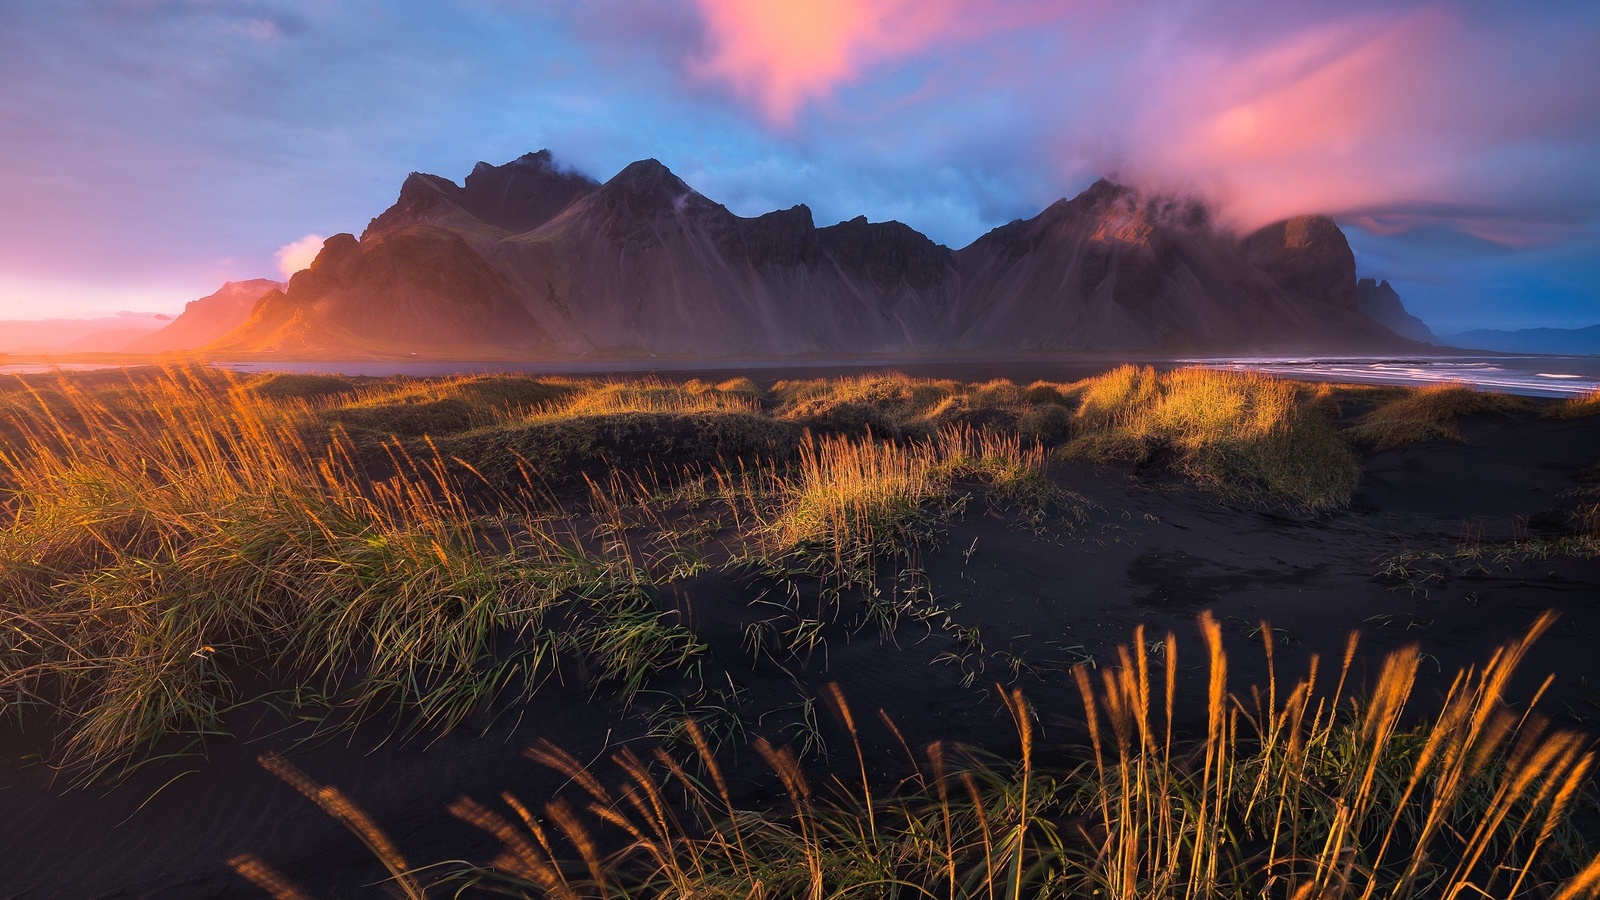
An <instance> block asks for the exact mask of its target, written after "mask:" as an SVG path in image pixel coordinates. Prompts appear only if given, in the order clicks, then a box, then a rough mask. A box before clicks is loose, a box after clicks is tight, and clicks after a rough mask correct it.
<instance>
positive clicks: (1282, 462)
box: [1064, 366, 1360, 511]
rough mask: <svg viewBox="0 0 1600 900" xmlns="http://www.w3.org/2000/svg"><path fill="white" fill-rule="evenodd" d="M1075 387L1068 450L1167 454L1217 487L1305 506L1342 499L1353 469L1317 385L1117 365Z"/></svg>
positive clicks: (1144, 459) (1326, 505) (1150, 459)
mask: <svg viewBox="0 0 1600 900" xmlns="http://www.w3.org/2000/svg"><path fill="white" fill-rule="evenodd" d="M1080 396H1081V403H1080V405H1079V407H1078V411H1077V415H1076V421H1075V422H1074V429H1073V434H1074V436H1073V438H1072V440H1071V441H1070V443H1068V444H1067V445H1066V447H1065V448H1064V453H1065V455H1068V456H1072V457H1078V458H1084V459H1094V460H1132V461H1134V462H1137V463H1140V464H1145V465H1148V464H1151V463H1164V464H1168V465H1171V466H1172V467H1174V468H1176V469H1177V470H1179V471H1181V472H1182V473H1183V474H1184V475H1186V476H1187V477H1189V478H1190V479H1192V480H1193V481H1195V482H1196V483H1198V484H1199V485H1200V486H1201V487H1203V488H1206V489H1208V490H1211V491H1214V492H1216V493H1218V494H1221V495H1222V496H1225V497H1229V498H1234V499H1239V500H1243V501H1245V502H1251V503H1258V504H1286V505H1289V506H1293V507H1297V508H1300V509H1304V510H1307V511H1318V510H1326V509H1333V508H1338V507H1341V506H1344V505H1346V504H1348V503H1349V501H1350V495H1351V493H1352V492H1353V491H1354V490H1355V485H1356V480H1357V478H1358V477H1359V475H1360V470H1359V469H1358V468H1357V466H1356V461H1355V457H1354V455H1353V454H1352V453H1351V452H1350V449H1349V447H1348V446H1346V444H1345V442H1344V441H1343V440H1342V439H1341V438H1340V437H1339V434H1338V432H1337V431H1336V430H1335V429H1334V427H1333V423H1332V421H1331V420H1330V417H1329V414H1328V411H1327V410H1326V408H1325V404H1324V402H1323V399H1322V398H1320V397H1319V389H1317V388H1310V387H1308V386H1304V385H1296V384H1294V383H1292V382H1287V381H1282V380H1279V379H1276V378H1271V377H1268V376H1265V375H1257V374H1253V373H1245V372H1227V371H1220V370H1214V369H1204V368H1185V369H1177V370H1175V371H1171V372H1161V373H1158V372H1156V371H1155V370H1154V369H1152V368H1150V367H1148V366H1147V367H1144V368H1138V367H1135V366H1122V367H1120V368H1117V369H1114V370H1112V371H1111V372H1108V373H1106V374H1105V375H1101V376H1099V377H1096V378H1092V379H1089V380H1088V381H1087V382H1085V383H1084V384H1082V385H1081V395H1080Z"/></svg>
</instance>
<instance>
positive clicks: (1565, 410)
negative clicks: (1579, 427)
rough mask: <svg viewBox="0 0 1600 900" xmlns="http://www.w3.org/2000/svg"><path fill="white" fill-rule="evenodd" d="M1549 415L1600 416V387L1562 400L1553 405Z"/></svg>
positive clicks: (1556, 417) (1555, 417) (1576, 417)
mask: <svg viewBox="0 0 1600 900" xmlns="http://www.w3.org/2000/svg"><path fill="white" fill-rule="evenodd" d="M1547 415H1549V416H1550V417H1551V418H1554V419H1582V418H1587V417H1588V416H1600V388H1596V389H1595V390H1592V391H1589V392H1588V393H1585V394H1579V395H1578V396H1576V397H1569V398H1567V399H1566V400H1563V401H1561V402H1560V403H1558V404H1556V405H1555V406H1553V407H1551V408H1550V410H1549V412H1548V413H1547Z"/></svg>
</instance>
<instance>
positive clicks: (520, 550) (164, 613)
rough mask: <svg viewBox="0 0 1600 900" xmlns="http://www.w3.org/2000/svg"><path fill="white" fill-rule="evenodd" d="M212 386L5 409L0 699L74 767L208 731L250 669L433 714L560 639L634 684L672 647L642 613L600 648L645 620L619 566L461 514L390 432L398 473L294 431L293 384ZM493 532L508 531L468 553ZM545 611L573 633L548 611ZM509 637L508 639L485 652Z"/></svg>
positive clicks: (474, 697)
mask: <svg viewBox="0 0 1600 900" xmlns="http://www.w3.org/2000/svg"><path fill="white" fill-rule="evenodd" d="M214 379H215V376H211V375H203V374H200V373H196V372H192V371H185V370H177V371H173V372H169V373H167V374H166V375H165V376H164V377H160V378H153V379H142V380H134V381H130V382H129V384H128V385H125V386H122V387H119V388H118V390H117V392H115V393H114V394H113V396H114V397H115V398H116V404H117V405H116V406H115V407H113V406H111V405H108V404H107V403H106V402H105V401H104V400H103V398H101V397H100V396H98V395H96V394H90V393H85V392H83V391H81V390H79V389H78V388H77V387H76V386H75V385H74V384H73V383H72V382H70V381H65V380H64V381H62V382H61V383H59V384H58V385H56V386H55V388H54V391H55V393H56V396H55V397H54V398H53V399H52V400H47V399H46V398H44V397H43V396H41V395H37V394H36V395H33V403H32V405H31V407H30V406H28V405H27V404H14V405H13V407H12V409H10V410H9V411H8V413H7V415H6V417H5V424H6V425H7V427H8V428H9V429H10V430H12V431H14V432H15V433H16V434H17V435H18V437H17V438H16V439H15V440H8V442H7V443H6V444H5V446H4V447H3V449H0V514H3V515H4V517H5V520H6V522H5V525H6V527H5V529H4V530H3V531H0V596H3V597H4V598H5V602H4V604H3V605H0V650H3V651H4V652H0V711H6V712H10V711H14V710H18V709H20V708H22V707H23V706H27V705H37V706H44V707H47V708H50V709H53V710H55V711H57V712H59V713H61V714H62V715H63V718H64V720H65V722H66V723H67V733H66V736H65V739H64V743H63V745H62V746H61V747H60V748H58V749H59V752H60V753H61V755H62V756H63V757H64V758H66V759H67V760H69V761H75V762H84V763H89V764H91V765H92V766H95V767H97V768H96V771H100V770H103V769H102V768H100V767H104V766H107V765H110V764H112V763H114V762H116V761H118V760H123V759H126V758H127V756H128V755H129V754H130V753H132V752H134V751H137V750H141V749H144V748H148V747H150V746H152V745H153V744H154V743H155V742H157V741H158V740H160V739H161V738H162V737H164V736H166V735H169V734H172V733H189V734H207V733H213V732H216V731H217V730H218V728H219V723H220V717H221V714H222V713H223V712H224V711H225V710H226V709H227V708H229V706H230V705H231V704H233V703H235V702H237V701H239V700H241V699H250V698H240V697H239V696H238V689H237V688H236V687H235V685H234V682H233V679H232V674H233V673H234V672H236V671H238V670H239V669H240V668H244V667H251V666H261V667H264V668H266V669H268V670H269V671H272V672H273V673H274V674H275V675H276V676H277V677H278V678H279V679H280V680H286V681H288V683H289V684H290V685H293V686H297V693H300V694H302V695H304V694H310V695H313V696H314V695H317V694H319V693H320V694H322V695H323V696H324V697H325V698H326V702H328V703H330V704H335V705H338V706H344V707H347V708H349V709H350V710H352V711H353V712H355V713H356V714H365V713H368V712H371V711H375V710H377V709H379V708H381V707H384V706H386V705H387V704H389V703H390V702H391V701H395V700H398V701H400V703H401V704H402V705H403V706H404V707H405V708H408V709H409V710H412V711H414V712H415V713H416V715H417V716H418V717H419V718H420V721H421V722H423V723H427V724H430V725H432V726H434V727H440V728H445V727H449V726H450V725H452V724H454V723H455V722H457V721H459V720H460V719H461V717H462V716H464V715H465V714H466V713H467V712H468V711H469V710H470V709H472V708H474V707H475V706H477V705H478V704H480V703H481V702H484V701H485V700H487V699H490V698H493V697H494V696H496V695H498V694H500V693H501V692H503V691H505V690H507V689H515V690H532V688H533V686H534V685H536V684H537V682H538V680H539V679H540V678H541V677H542V675H543V674H545V673H548V672H549V671H550V670H551V668H552V667H553V666H554V665H555V661H556V657H557V656H558V655H559V654H561V653H562V652H576V653H584V654H589V655H598V656H600V657H601V663H602V665H601V667H600V670H599V676H598V677H600V678H607V677H611V676H612V675H618V676H620V677H621V678H622V680H623V681H624V683H632V682H633V681H634V680H636V679H635V678H634V673H633V672H631V671H619V670H618V668H617V666H618V665H622V666H626V665H643V666H645V667H647V668H650V667H653V666H655V665H656V664H657V663H660V662H662V661H663V660H665V659H667V658H668V656H670V655H671V653H672V652H674V651H677V650H681V645H683V644H685V643H686V642H687V636H686V632H684V631H683V629H681V628H666V629H665V630H662V629H657V631H656V633H655V636H656V637H660V638H662V639H663V640H664V642H665V643H663V644H662V645H661V646H659V647H657V648H655V649H656V651H658V652H656V653H655V654H654V655H650V654H641V653H639V652H637V648H634V651H633V652H630V653H628V654H625V655H622V656H615V655H612V654H607V653H606V652H604V648H602V647H600V646H598V644H597V642H600V641H602V640H610V641H616V640H617V639H618V633H619V632H618V629H623V630H626V629H627V628H628V627H644V626H649V625H652V624H659V623H655V622H654V619H653V618H652V615H651V613H650V612H649V611H647V610H643V609H641V608H640V606H639V603H638V601H637V599H636V594H637V590H636V586H635V585H636V582H637V580H638V575H637V573H635V572H633V571H632V569H631V567H630V566H629V565H628V564H627V563H626V561H624V560H614V559H606V558H596V557H593V556H590V555H588V554H585V553H583V552H581V551H580V550H579V549H577V544H576V542H575V541H574V540H572V539H570V538H567V537H562V536H560V535H558V534H556V533H554V532H552V531H550V530H549V529H548V528H545V527H542V526H540V525H539V524H537V523H534V522H531V521H523V522H518V521H501V522H494V521H485V520H483V519H481V518H479V517H477V516H476V515H475V514H474V512H473V511H472V510H470V509H469V508H468V506H467V504H466V502H465V500H464V498H463V496H462V495H461V493H460V492H459V490H458V487H457V485H456V482H455V480H454V478H453V477H452V475H451V474H450V472H449V471H448V467H447V465H446V463H445V461H444V460H442V459H441V458H439V457H437V456H432V457H425V458H420V459H413V458H412V457H410V456H409V455H407V454H406V453H405V452H404V451H403V450H400V449H398V448H391V449H392V452H393V454H394V456H393V459H392V468H393V469H394V471H395V474H394V475H393V476H392V477H389V478H386V479H384V480H382V481H377V482H374V481H371V480H369V479H367V478H365V477H363V476H362V475H361V474H360V473H359V472H358V471H357V470H356V469H355V467H354V465H353V463H352V462H351V457H350V455H349V450H348V447H347V445H346V444H345V443H343V442H342V441H340V440H338V439H335V440H333V441H332V443H331V445H330V446H329V447H328V448H327V449H326V450H325V451H313V450H312V449H311V448H310V446H309V445H308V444H307V443H306V442H305V441H304V440H303V439H302V434H303V433H305V432H306V431H307V430H308V429H310V427H311V422H312V421H313V416H314V411H313V410H311V409H310V407H308V406H307V405H306V403H305V402H304V401H296V402H290V403H277V402H273V401H270V400H266V399H264V398H262V397H260V396H259V395H257V394H255V393H253V392H250V391H248V390H240V389H237V388H238V385H233V386H232V387H226V386H224V387H223V388H222V389H219V388H218V385H217V384H216V382H215V380H214ZM485 527H487V528H490V529H494V530H498V531H500V532H501V533H502V534H504V535H506V537H505V538H504V540H505V541H506V542H507V543H509V544H510V546H509V547H508V548H507V549H504V550H501V551H489V550H485V549H483V548H481V547H480V545H479V537H480V531H479V529H481V528H485ZM579 600H581V601H582V603H583V604H584V606H583V609H584V610H587V611H580V609H579V607H577V606H575V605H574V603H575V602H576V601H579ZM557 616H559V617H560V618H562V619H563V620H566V621H567V624H568V626H569V627H566V628H563V629H561V630H560V631H556V630H552V628H551V627H549V626H547V625H546V621H547V620H548V619H551V618H552V617H557ZM573 616H577V617H578V618H579V619H580V620H581V621H582V622H584V623H588V624H586V625H584V626H583V627H578V628H573V627H570V626H571V619H572V617H573ZM552 624H553V623H552ZM613 626H614V627H613ZM507 632H516V633H520V634H521V635H522V639H521V640H520V641H519V642H518V645H517V649H516V650H514V651H513V652H510V653H505V652H503V651H501V650H496V649H494V648H493V638H494V637H495V636H496V635H497V634H502V633H507ZM689 643H692V642H689ZM680 655H681V654H680ZM663 664H664V663H663Z"/></svg>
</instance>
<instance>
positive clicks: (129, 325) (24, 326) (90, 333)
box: [0, 312, 172, 353]
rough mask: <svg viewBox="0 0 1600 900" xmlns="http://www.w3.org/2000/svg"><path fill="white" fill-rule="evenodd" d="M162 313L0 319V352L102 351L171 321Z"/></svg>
mask: <svg viewBox="0 0 1600 900" xmlns="http://www.w3.org/2000/svg"><path fill="white" fill-rule="evenodd" d="M171 322H172V316H169V315H165V314H162V313H137V312H121V313H117V314H116V315H114V316H100V317H97V318H92V319H32V320H18V319H13V320H10V321H6V320H0V353H105V352H115V351H118V350H121V349H123V348H124V347H126V346H127V345H128V344H129V342H131V341H135V340H138V339H139V338H141V337H143V336H145V335H148V334H150V333H152V332H155V331H158V330H160V329H162V328H165V327H166V326H167V325H169V324H171Z"/></svg>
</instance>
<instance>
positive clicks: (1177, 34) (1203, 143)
mask: <svg viewBox="0 0 1600 900" xmlns="http://www.w3.org/2000/svg"><path fill="white" fill-rule="evenodd" d="M1597 46H1600V3H1597V2H1594V0H1571V2H1569V0H1539V2H1537V3H1507V2H1497V0H1454V2H1436V3H1423V2H1404V0H1401V2H1372V0H1347V2H1342V3H1325V2H1304V0H806V2H798V0H796V2H788V0H588V2H584V0H448V2H447V0H412V2H402V0H389V2H380V0H294V2H290V0H51V2H48V3H45V2H32V0H0V84H3V85H4V89H3V90H0V319H5V318H54V317H62V316H93V315H103V314H108V313H112V312H115V311H119V310H139V311H155V312H177V311H178V310H181V308H182V306H183V304H184V303H185V302H186V301H188V300H192V299H195V298H197V297H200V296H202V295H204V294H208V293H210V292H211V291H213V290H215V289H216V287H217V286H218V285H219V284H220V283H221V282H223V281H225V280H230V279H242V278H252V277H282V273H283V272H284V271H286V270H287V271H293V269H295V268H297V267H298V266H302V265H305V264H306V263H308V262H309V260H310V258H311V257H312V256H314V253H315V250H316V248H317V247H318V246H320V236H323V235H329V234H334V233H337V232H341V231H349V232H354V233H357V234H359V233H360V232H361V230H362V229H363V228H364V227H365V226H366V223H367V222H368V220H369V219H371V218H372V217H374V216H376V215H377V214H378V213H380V212H382V211H383V209H384V208H386V207H387V206H388V205H389V204H390V203H392V202H393V201H394V198H395V196H396V194H397V193H398V191H399V187H400V184H401V182H402V181H403V180H404V178H405V176H406V174H407V173H409V172H411V171H423V172H430V173H434V174H438V175H443V176H445V177H448V178H452V179H454V180H456V181H457V182H459V181H460V180H461V179H462V178H463V177H464V176H465V175H466V173H467V172H469V171H470V170H471V168H472V166H473V164H474V163H476V162H477V161H479V160H484V161H488V162H491V163H501V162H505V161H508V160H511V159H513V158H515V157H517V156H519V155H521V154H523V153H525V152H529V151H532V150H538V149H543V148H548V149H549V150H550V151H551V152H552V153H553V154H554V155H555V157H556V158H557V160H558V161H560V162H561V163H563V164H564V165H567V166H570V167H572V168H575V169H578V170H580V171H583V172H586V173H588V174H590V175H592V176H594V177H596V178H598V179H600V180H604V179H606V178H609V177H610V176H611V175H613V174H615V173H616V172H617V171H618V170H620V169H621V168H622V167H623V166H625V165H627V164H628V163H629V162H631V161H634V160H636V159H642V158H646V157H654V158H656V159H659V160H661V161H662V162H664V163H665V164H666V165H667V166H668V167H670V168H671V169H672V170H673V171H674V172H676V173H677V174H678V175H679V176H681V177H682V178H684V179H685V180H686V181H687V182H689V183H690V184H691V185H693V186H694V187H695V188H697V189H698V190H700V191H701V192H702V193H704V194H706V195H707V196H709V197H711V198H712V199H714V200H716V201H718V202H721V203H723V204H725V205H727V206H728V207H729V208H730V209H732V210H733V211H734V212H736V213H738V214H740V215H757V214H760V213H762V212H766V211H768V210H771V209H776V208H786V207H789V206H793V205H794V204H797V203H805V204H807V205H808V206H810V207H811V209H812V211H813V214H814V216H815V218H816V220H817V222H818V224H819V225H823V224H831V223H833V222H837V221H842V220H844V219H848V218H852V217H854V216H856V215H866V216H867V217H868V218H870V219H873V220H874V221H879V220H887V219H897V220H900V221H902V222H905V223H907V224H909V225H911V226H912V227H914V228H917V229H919V230H921V231H923V232H924V233H926V234H928V235H929V236H930V237H932V238H934V239H935V240H937V241H940V242H942V243H945V244H948V245H949V246H952V247H957V248H959V247H961V246H964V245H966V244H967V243H970V242H971V241H972V240H973V239H975V238H977V237H978V236H979V235H981V234H983V233H984V232H985V231H987V230H989V229H991V228H994V227H996V226H998V225H1001V224H1004V223H1006V222H1008V221H1010V220H1012V219H1016V218H1025V217H1029V216H1032V215H1035V214H1037V213H1038V212H1039V211H1040V210H1041V209H1042V208H1043V207H1045V206H1046V205H1048V204H1049V203H1050V202H1052V201H1054V200H1055V199H1057V198H1060V197H1070V196H1073V195H1075V194H1076V193H1077V192H1079V191H1081V190H1082V189H1083V188H1085V187H1087V186H1088V185H1089V184H1090V183H1092V182H1093V181H1094V180H1095V179H1096V178H1097V177H1100V176H1102V175H1107V176H1112V177H1116V178H1118V179H1120V180H1123V181H1127V182H1130V183H1134V184H1137V185H1140V186H1143V187H1144V188H1146V189H1147V190H1152V191H1163V192H1174V193H1191V194H1196V195H1199V196H1201V197H1204V198H1206V199H1207V200H1208V201H1209V202H1210V203H1211V204H1212V205H1213V206H1214V208H1215V209H1216V210H1217V211H1218V217H1219V220H1220V221H1222V222H1224V223H1226V225H1227V226H1228V227H1230V228H1233V229H1237V230H1240V231H1241V232H1242V231H1244V230H1247V229H1250V228H1254V227H1256V226H1259V225H1262V224H1265V223H1267V222H1270V221H1273V220H1275V219H1278V218H1283V217H1285V216H1289V215H1296V214H1301V213H1310V212H1323V213H1328V214H1330V215H1333V216H1334V217H1335V218H1336V219H1337V220H1338V221H1339V223H1340V224H1341V226H1343V227H1344V229H1345V231H1346V233H1347V235H1348V236H1349V237H1350V241H1351V244H1352V246H1353V248H1354V249H1355V251H1356V258H1357V268H1358V273H1359V274H1360V275H1362V276H1364V277H1365V276H1370V277H1376V278H1385V279H1388V280H1389V281H1390V282H1391V283H1393V284H1394V285H1395V287H1396V289H1397V290H1398V291H1399V292H1400V294H1401V296H1402V298H1404V300H1405V302H1406V304H1407V306H1408V307H1410V308H1411V309H1412V311H1413V312H1415V313H1416V314H1418V315H1419V316H1421V317H1422V318H1423V319H1424V320H1425V321H1427V322H1428V323H1429V324H1430V325H1432V326H1434V328H1435V330H1437V331H1440V332H1441V333H1449V332H1454V331H1458V330H1465V329H1468V328H1478V327H1490V328H1520V327H1535V326H1545V327H1579V326H1584V325H1591V324H1595V323H1600V53H1597V52H1596V51H1595V49H1594V48H1595V47H1597Z"/></svg>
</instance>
